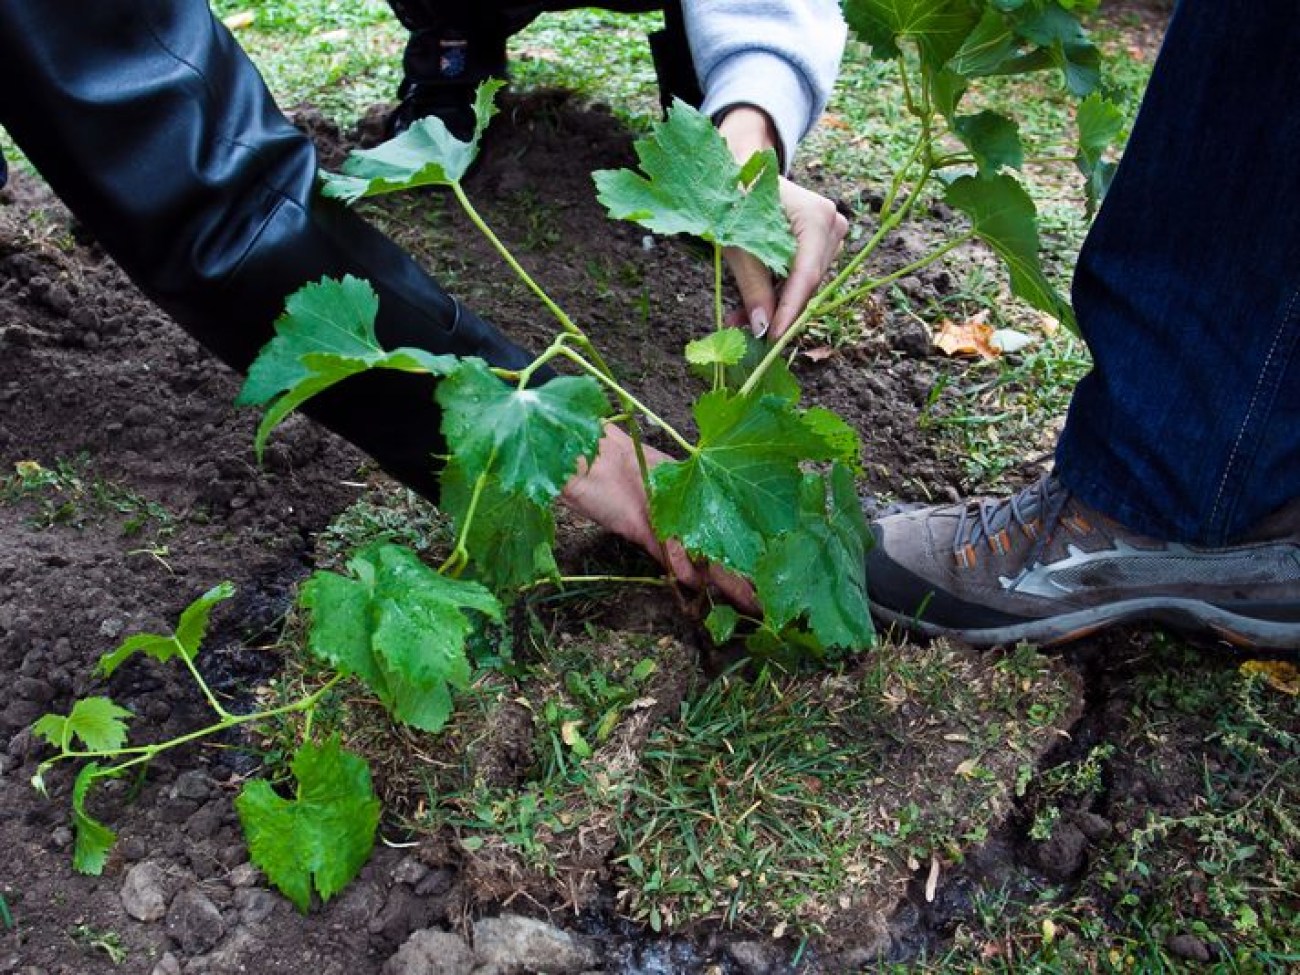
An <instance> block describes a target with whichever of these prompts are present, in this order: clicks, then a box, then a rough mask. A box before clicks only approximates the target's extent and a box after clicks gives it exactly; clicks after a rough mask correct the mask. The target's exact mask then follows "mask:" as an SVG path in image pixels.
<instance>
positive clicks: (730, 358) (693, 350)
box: [686, 328, 747, 366]
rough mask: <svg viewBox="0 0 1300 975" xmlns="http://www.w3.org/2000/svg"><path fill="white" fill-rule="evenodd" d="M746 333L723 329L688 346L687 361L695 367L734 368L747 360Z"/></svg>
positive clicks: (738, 330)
mask: <svg viewBox="0 0 1300 975" xmlns="http://www.w3.org/2000/svg"><path fill="white" fill-rule="evenodd" d="M746 348H747V346H746V344H745V333H744V332H742V331H741V330H740V329H738V328H722V329H718V330H717V331H716V332H711V333H709V334H708V335H706V336H705V337H704V338H702V339H696V340H695V341H694V342H688V343H687V344H686V361H687V362H688V363H690V364H691V365H693V366H712V365H721V366H734V365H736V364H737V363H739V362H740V361H741V360H742V359H744V358H745V350H746Z"/></svg>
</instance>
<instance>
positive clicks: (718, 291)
mask: <svg viewBox="0 0 1300 975" xmlns="http://www.w3.org/2000/svg"><path fill="white" fill-rule="evenodd" d="M722 327H723V324H722V245H721V244H717V243H715V244H714V245H713V328H714V330H715V331H722Z"/></svg>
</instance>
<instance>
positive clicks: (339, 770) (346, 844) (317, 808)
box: [235, 736, 380, 914]
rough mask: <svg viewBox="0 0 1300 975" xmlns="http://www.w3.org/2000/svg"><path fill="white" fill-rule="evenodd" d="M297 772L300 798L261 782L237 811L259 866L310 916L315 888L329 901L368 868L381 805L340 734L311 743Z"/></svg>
mask: <svg viewBox="0 0 1300 975" xmlns="http://www.w3.org/2000/svg"><path fill="white" fill-rule="evenodd" d="M292 768H293V776H294V778H295V779H296V780H297V782H298V786H297V790H296V794H295V796H294V798H293V799H284V798H282V797H280V796H279V795H277V794H276V792H275V790H274V789H272V788H271V786H270V785H268V784H267V783H266V782H264V781H262V780H260V779H259V780H255V781H252V782H249V783H247V784H246V785H245V786H244V789H243V791H242V792H241V793H240V794H239V797H238V798H236V799H235V810H236V811H237V812H238V813H239V821H240V823H241V824H242V825H243V827H244V835H245V837H246V838H247V840H248V852H249V856H250V857H251V859H252V861H253V862H254V863H255V864H257V866H259V867H260V868H261V869H262V870H263V871H265V873H266V876H267V878H268V879H269V880H270V881H271V883H273V884H275V886H276V887H278V888H279V889H280V892H281V893H283V894H284V895H285V896H286V897H288V898H289V900H291V901H293V903H294V905H295V906H296V907H297V908H298V910H300V911H302V912H303V913H304V914H305V913H307V909H308V908H309V907H310V906H311V894H312V889H313V887H314V888H315V890H316V892H317V893H318V894H319V895H320V898H321V900H322V901H327V900H329V899H330V898H331V897H333V896H334V895H335V894H337V893H338V892H339V891H340V890H342V889H343V888H344V887H346V886H347V884H348V882H349V881H351V880H352V878H353V877H355V876H356V875H357V872H358V871H360V869H361V868H362V867H363V866H365V863H366V861H367V860H368V859H369V858H370V851H371V849H372V848H373V846H374V842H375V829H376V827H377V826H378V825H379V809H380V804H379V800H378V799H376V798H375V793H374V789H373V788H372V786H371V782H370V769H369V767H367V765H366V763H365V760H364V759H362V758H361V757H360V756H358V755H353V754H351V753H350V752H346V751H344V750H343V749H342V747H341V746H340V745H339V739H338V737H337V736H335V737H332V738H330V739H329V740H328V741H326V742H325V743H324V744H322V745H320V746H319V747H318V746H316V745H314V744H312V743H311V742H305V743H304V744H303V745H302V746H301V747H300V748H299V749H298V751H297V753H296V754H295V755H294V757H293V765H292Z"/></svg>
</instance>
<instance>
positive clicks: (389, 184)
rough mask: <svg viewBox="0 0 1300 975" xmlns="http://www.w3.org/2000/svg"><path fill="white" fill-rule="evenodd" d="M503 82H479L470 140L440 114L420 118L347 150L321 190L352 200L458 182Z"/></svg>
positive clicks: (325, 177)
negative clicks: (464, 139)
mask: <svg viewBox="0 0 1300 975" xmlns="http://www.w3.org/2000/svg"><path fill="white" fill-rule="evenodd" d="M504 85H505V82H504V81H500V80H498V79H496V78H491V79H489V80H487V81H485V82H483V83H482V84H481V85H479V86H478V90H477V91H476V92H475V94H474V135H473V136H472V137H471V138H470V140H469V142H462V141H461V140H460V139H457V138H456V137H455V136H454V135H452V134H451V133H450V132H449V131H448V130H447V126H446V125H445V124H444V123H443V121H442V119H440V118H438V117H437V116H436V115H429V116H426V117H425V118H422V119H417V120H416V121H415V122H414V123H412V125H411V127H410V128H408V129H407V130H406V131H405V132H402V133H400V134H399V135H396V136H394V137H393V138H391V139H389V140H388V141H387V142H385V143H382V144H381V145H378V146H375V148H373V149H358V150H356V151H354V152H351V153H349V154H348V158H347V160H346V161H345V162H344V163H343V166H342V172H338V173H326V172H322V173H321V174H320V177H321V182H322V186H321V193H322V194H324V195H325V196H328V197H333V198H335V199H338V200H342V201H344V202H345V203H349V204H351V203H355V202H356V201H357V200H360V199H363V198H364V197H370V196H382V195H384V194H385V193H395V192H397V191H398V190H408V189H414V188H415V187H418V186H450V185H452V184H453V183H459V182H460V181H461V180H462V179H464V177H465V174H466V173H467V172H469V168H470V166H471V165H472V164H473V162H474V157H475V156H477V155H478V147H479V143H480V142H481V141H482V139H483V133H484V132H486V131H487V127H488V123H489V122H491V121H492V116H493V115H495V114H496V111H497V109H496V104H495V100H496V93H497V91H498V90H500V89H501V88H502V87H503V86H504Z"/></svg>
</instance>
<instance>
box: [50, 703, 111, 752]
mask: <svg viewBox="0 0 1300 975" xmlns="http://www.w3.org/2000/svg"><path fill="white" fill-rule="evenodd" d="M129 717H131V712H130V711H128V710H127V709H126V708H124V707H119V706H118V705H117V704H114V703H113V701H112V700H111V699H109V698H107V697H83V698H81V700H79V701H77V702H76V703H75V704H73V705H72V710H71V711H69V712H68V714H67V715H66V716H64V715H62V714H46V715H42V716H41V717H40V718H39V719H38V720H37V721H36V723H35V724H33V725H32V733H33V734H35V735H37V736H39V737H41V738H44V739H45V740H46V741H48V742H49V743H50V744H51V745H53V746H54V747H55V748H58V749H59V750H61V751H66V750H67V749H68V748H70V747H71V745H72V739H73V738H74V737H76V738H79V739H80V740H81V743H82V745H84V746H85V748H86V750H87V751H92V752H112V751H116V750H117V749H119V748H121V747H122V745H123V744H125V743H126V722H125V721H124V720H123V719H124V718H129Z"/></svg>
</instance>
